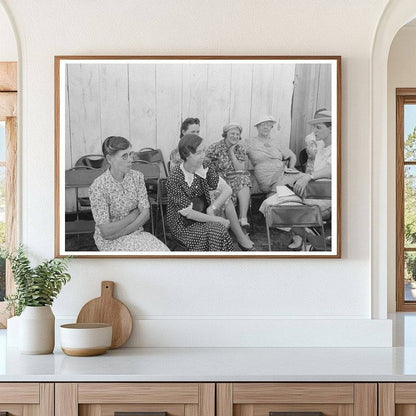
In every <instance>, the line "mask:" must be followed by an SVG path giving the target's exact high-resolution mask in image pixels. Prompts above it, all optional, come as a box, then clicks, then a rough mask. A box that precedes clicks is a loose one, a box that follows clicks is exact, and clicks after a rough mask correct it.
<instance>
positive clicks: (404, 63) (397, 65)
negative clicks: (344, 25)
mask: <svg viewBox="0 0 416 416" xmlns="http://www.w3.org/2000/svg"><path fill="white" fill-rule="evenodd" d="M415 68H416V25H413V26H404V27H403V28H402V29H400V30H399V31H398V32H397V34H396V36H395V38H394V39H393V42H392V44H391V48H390V54H389V60H388V74H387V79H388V87H387V88H388V90H387V94H388V109H387V111H388V131H387V136H388V141H387V153H388V155H389V157H388V159H387V171H388V172H389V175H388V183H387V186H388V193H389V196H390V197H389V198H388V212H389V223H388V239H387V241H388V251H389V256H388V311H389V312H395V311H396V259H395V253H396V182H395V178H396V88H416V70H415Z"/></svg>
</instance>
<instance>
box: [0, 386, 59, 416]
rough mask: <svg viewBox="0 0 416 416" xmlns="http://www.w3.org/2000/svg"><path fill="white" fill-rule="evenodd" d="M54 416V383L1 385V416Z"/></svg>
mask: <svg viewBox="0 0 416 416" xmlns="http://www.w3.org/2000/svg"><path fill="white" fill-rule="evenodd" d="M1 414H4V415H8V416H53V415H54V385H53V383H0V415H1Z"/></svg>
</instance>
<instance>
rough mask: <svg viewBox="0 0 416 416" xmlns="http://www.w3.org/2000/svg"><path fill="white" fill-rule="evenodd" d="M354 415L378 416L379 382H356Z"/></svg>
mask: <svg viewBox="0 0 416 416" xmlns="http://www.w3.org/2000/svg"><path fill="white" fill-rule="evenodd" d="M354 415H359V416H377V384H376V383H355V384H354Z"/></svg>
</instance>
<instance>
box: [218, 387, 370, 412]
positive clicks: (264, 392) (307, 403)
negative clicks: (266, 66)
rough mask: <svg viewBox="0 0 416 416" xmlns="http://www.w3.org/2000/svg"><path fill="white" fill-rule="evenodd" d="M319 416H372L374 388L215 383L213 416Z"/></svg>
mask: <svg viewBox="0 0 416 416" xmlns="http://www.w3.org/2000/svg"><path fill="white" fill-rule="evenodd" d="M279 413H280V414H279ZM320 413H321V414H322V415H323V416H358V415H360V416H376V415H377V385H376V384H375V383H220V384H217V416H318V415H319V414H320Z"/></svg>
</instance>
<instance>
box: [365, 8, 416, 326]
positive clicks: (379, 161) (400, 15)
mask: <svg viewBox="0 0 416 416" xmlns="http://www.w3.org/2000/svg"><path fill="white" fill-rule="evenodd" d="M415 17H416V3H415V2H414V0H392V1H390V2H389V3H388V4H387V6H386V8H385V10H384V13H383V15H382V16H381V18H380V21H379V25H378V27H377V31H376V33H375V36H374V42H373V48H372V55H371V81H372V82H371V97H370V100H371V101H370V103H371V143H372V152H371V176H372V183H371V230H372V236H371V259H372V260H371V269H372V317H373V319H386V318H387V310H388V308H387V293H388V281H389V280H388V278H389V265H391V263H392V262H394V261H395V252H394V250H393V251H392V250H391V248H390V245H389V244H388V241H389V237H391V236H389V231H388V230H389V226H388V225H389V224H391V223H392V221H394V220H395V218H394V215H395V211H394V212H392V210H389V208H388V207H389V199H390V198H392V197H393V198H394V195H391V193H392V191H391V189H389V187H388V183H389V181H388V177H389V175H391V174H392V172H390V171H389V170H388V169H386V166H387V165H388V163H387V161H388V156H389V155H388V148H389V146H388V140H391V138H390V137H388V93H387V80H388V70H387V67H388V56H389V51H390V46H391V44H392V41H393V39H394V37H395V35H396V33H397V32H398V31H399V30H400V28H401V27H402V26H404V25H405V24H406V23H408V22H409V21H411V20H413V19H414V18H415ZM393 174H394V172H393Z"/></svg>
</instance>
